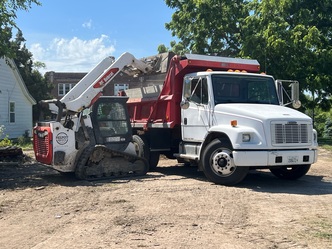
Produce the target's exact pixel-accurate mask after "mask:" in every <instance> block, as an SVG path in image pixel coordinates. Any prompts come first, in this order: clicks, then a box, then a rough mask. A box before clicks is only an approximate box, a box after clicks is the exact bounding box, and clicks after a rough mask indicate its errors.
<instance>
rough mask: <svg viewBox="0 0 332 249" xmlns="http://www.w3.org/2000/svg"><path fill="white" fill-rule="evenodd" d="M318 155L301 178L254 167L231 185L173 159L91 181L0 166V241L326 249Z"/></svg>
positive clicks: (330, 209) (326, 185)
mask: <svg viewBox="0 0 332 249" xmlns="http://www.w3.org/2000/svg"><path fill="white" fill-rule="evenodd" d="M25 153H26V154H28V155H30V154H31V152H29V151H26V152H25ZM319 154H320V155H319V160H318V162H317V163H316V164H314V165H313V166H312V168H311V170H310V171H309V173H308V174H307V175H306V176H305V177H303V178H301V179H300V180H297V181H283V180H280V179H277V178H275V177H274V176H273V175H272V174H271V173H269V172H268V171H253V172H250V174H249V175H248V176H247V178H246V179H245V180H244V181H243V182H242V183H241V184H239V185H237V186H235V187H225V186H219V185H215V184H212V183H211V182H208V181H207V180H206V178H205V177H204V174H203V173H201V172H197V169H196V168H193V167H185V166H181V165H178V164H177V162H176V161H174V160H161V161H160V163H159V166H158V168H157V169H158V170H157V171H156V172H149V173H148V174H147V175H146V176H145V177H139V178H134V179H121V180H113V181H95V182H88V181H79V180H76V179H75V178H73V177H71V176H63V175H61V174H59V173H57V172H55V171H53V170H51V169H48V168H46V167H45V166H41V165H40V164H37V163H35V162H34V161H33V160H32V161H30V162H25V163H24V164H21V165H11V166H8V165H0V229H1V232H0V247H1V248H6V249H7V248H15V249H16V248H34V249H37V248H227V249H233V248H245V249H251V248H252V249H258V248H262V249H267V248H270V249H277V248H278V249H279V248H314V249H316V248H322V249H326V248H332V154H331V153H329V152H327V151H324V150H322V149H321V150H320V153H319Z"/></svg>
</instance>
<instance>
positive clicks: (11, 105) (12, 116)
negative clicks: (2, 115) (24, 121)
mask: <svg viewBox="0 0 332 249" xmlns="http://www.w3.org/2000/svg"><path fill="white" fill-rule="evenodd" d="M9 123H15V102H9Z"/></svg>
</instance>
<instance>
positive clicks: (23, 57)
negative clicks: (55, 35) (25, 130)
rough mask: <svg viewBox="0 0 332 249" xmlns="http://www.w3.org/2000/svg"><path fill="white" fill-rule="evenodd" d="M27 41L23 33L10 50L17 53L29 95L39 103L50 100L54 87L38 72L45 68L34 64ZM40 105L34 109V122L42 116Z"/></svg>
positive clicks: (17, 61)
mask: <svg viewBox="0 0 332 249" xmlns="http://www.w3.org/2000/svg"><path fill="white" fill-rule="evenodd" d="M24 42H25V39H24V37H23V34H22V32H21V31H18V32H17V35H16V37H15V39H14V40H13V41H11V42H10V48H11V50H12V51H15V56H14V62H15V64H16V66H17V68H18V70H19V72H20V74H21V76H22V78H23V81H24V83H25V85H26V86H27V88H28V90H29V93H30V94H31V95H32V96H33V98H34V99H35V100H36V101H37V102H39V101H40V100H43V99H48V98H50V96H49V94H50V91H51V89H52V86H51V85H50V84H49V83H48V82H47V80H46V79H45V78H44V77H43V76H42V75H41V73H40V72H39V71H38V69H39V67H42V66H44V64H43V63H41V62H33V58H32V56H33V55H32V53H31V52H30V51H29V50H28V49H27V48H26V46H25V43H24ZM39 108H40V107H39V105H35V106H34V107H33V120H37V119H38V117H39V114H40V111H41V110H40V109H39Z"/></svg>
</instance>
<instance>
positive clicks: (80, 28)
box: [16, 0, 177, 73]
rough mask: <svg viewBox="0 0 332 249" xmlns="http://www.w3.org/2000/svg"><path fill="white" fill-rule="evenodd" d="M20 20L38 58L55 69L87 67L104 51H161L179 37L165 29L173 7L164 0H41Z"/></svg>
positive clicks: (116, 53) (84, 69)
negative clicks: (39, 3) (162, 46)
mask: <svg viewBox="0 0 332 249" xmlns="http://www.w3.org/2000/svg"><path fill="white" fill-rule="evenodd" d="M40 2H41V3H42V6H36V5H32V8H31V9H30V10H29V11H28V12H24V11H19V12H18V13H17V19H16V23H17V25H18V27H19V28H20V29H21V30H22V32H23V36H24V38H25V39H26V46H27V48H28V49H29V50H30V51H31V52H32V53H33V57H34V60H37V61H41V62H44V63H45V64H46V69H43V70H40V71H41V72H42V73H44V72H46V71H56V72H87V71H90V70H91V69H92V68H93V67H94V66H95V65H96V64H97V63H98V62H99V61H100V60H102V59H103V58H105V57H106V56H110V55H112V56H115V57H116V58H117V57H119V56H120V55H121V54H122V53H124V52H130V53H132V54H133V55H134V56H135V57H136V58H142V57H146V56H150V55H154V54H157V53H158V52H157V48H158V46H159V45H160V44H165V45H166V46H167V47H169V43H170V41H172V40H177V39H176V38H175V37H173V36H172V35H171V31H168V30H166V28H165V23H167V22H170V21H171V17H172V13H173V12H174V10H173V9H170V8H169V7H168V6H167V5H166V4H165V2H164V1H163V0H145V1H137V0H121V1H119V0H94V1H73V0H48V1H46V0H45V1H43V0H40Z"/></svg>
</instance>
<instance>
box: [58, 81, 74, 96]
mask: <svg viewBox="0 0 332 249" xmlns="http://www.w3.org/2000/svg"><path fill="white" fill-rule="evenodd" d="M74 86H75V84H72V83H59V84H58V96H64V95H66V94H67V93H68V92H69V91H70V90H71V89H72V88H73V87H74Z"/></svg>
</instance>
